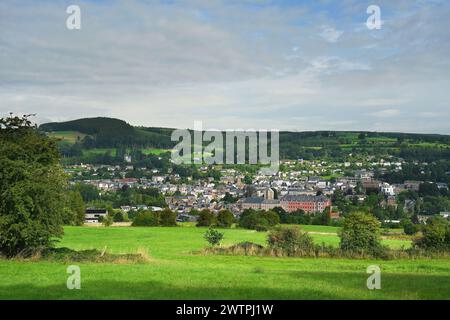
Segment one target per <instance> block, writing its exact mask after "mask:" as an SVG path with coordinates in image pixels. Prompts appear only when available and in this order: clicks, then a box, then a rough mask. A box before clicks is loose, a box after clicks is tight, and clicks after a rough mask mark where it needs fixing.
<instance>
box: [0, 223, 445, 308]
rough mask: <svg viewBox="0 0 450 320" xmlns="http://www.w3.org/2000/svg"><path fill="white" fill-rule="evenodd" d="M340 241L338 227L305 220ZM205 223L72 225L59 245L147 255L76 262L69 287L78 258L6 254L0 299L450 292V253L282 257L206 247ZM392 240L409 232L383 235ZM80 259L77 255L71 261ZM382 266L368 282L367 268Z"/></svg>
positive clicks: (230, 237)
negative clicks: (373, 284) (76, 285)
mask: <svg viewBox="0 0 450 320" xmlns="http://www.w3.org/2000/svg"><path fill="white" fill-rule="evenodd" d="M304 229H305V230H306V231H308V232H311V235H312V236H313V237H314V239H315V241H316V242H317V243H321V242H322V241H324V242H326V243H329V244H332V245H338V243H339V239H338V237H337V236H336V234H335V231H336V229H333V228H332V227H316V226H305V227H304ZM205 230H206V228H197V227H193V226H192V225H189V224H187V225H184V226H180V227H172V228H170V227H152V228H144V227H142V228H136V227H109V228H105V227H97V228H94V227H66V228H65V236H64V238H63V239H62V240H61V241H60V242H59V243H58V246H59V247H68V248H72V249H76V250H81V249H91V248H98V249H100V250H104V249H105V248H106V250H107V251H108V252H111V253H136V252H146V254H147V255H148V262H146V263H133V264H125V263H116V264H111V263H101V264H100V263H77V265H79V266H80V268H81V290H68V289H67V288H66V280H67V277H68V274H67V273H66V268H67V266H68V265H70V264H71V263H61V262H49V261H39V260H37V261H23V260H0V278H1V282H0V299H450V261H449V260H446V259H435V260H431V259H419V260H391V261H383V260H351V259H329V258H326V259H325V258H276V257H256V256H226V255H212V254H205V253H203V252H202V249H203V248H205V247H206V245H207V243H206V241H205V240H204V239H203V233H204V232H205ZM222 231H223V232H224V234H225V238H224V243H223V245H231V244H235V243H238V242H242V241H252V242H256V243H260V244H265V241H266V233H263V232H256V231H252V230H243V229H224V230H222ZM384 242H385V244H387V245H389V246H392V247H400V246H402V245H404V246H408V245H409V241H405V240H384ZM72 264H73V263H72ZM369 265H378V266H380V268H381V271H382V275H381V279H382V280H381V281H382V289H381V290H375V291H372V290H368V289H367V287H366V280H367V277H368V274H366V268H367V267H368V266H369Z"/></svg>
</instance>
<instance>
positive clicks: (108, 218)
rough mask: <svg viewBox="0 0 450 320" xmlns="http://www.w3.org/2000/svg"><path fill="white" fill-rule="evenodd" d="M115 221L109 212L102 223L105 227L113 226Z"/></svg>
mask: <svg viewBox="0 0 450 320" xmlns="http://www.w3.org/2000/svg"><path fill="white" fill-rule="evenodd" d="M113 222H114V219H113V217H112V215H111V214H109V213H108V214H107V215H106V216H105V217H104V218H103V219H102V223H103V225H104V226H105V227H109V226H111V225H112V224H113Z"/></svg>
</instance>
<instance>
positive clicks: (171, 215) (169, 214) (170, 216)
mask: <svg viewBox="0 0 450 320" xmlns="http://www.w3.org/2000/svg"><path fill="white" fill-rule="evenodd" d="M159 223H160V225H161V226H164V227H174V226H176V225H177V214H176V213H175V212H173V211H172V210H170V209H168V208H166V209H164V210H163V211H161V212H160V214H159Z"/></svg>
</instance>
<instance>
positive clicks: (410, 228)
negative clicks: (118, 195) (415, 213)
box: [401, 219, 419, 235]
mask: <svg viewBox="0 0 450 320" xmlns="http://www.w3.org/2000/svg"><path fill="white" fill-rule="evenodd" d="M401 226H402V227H403V232H404V233H405V234H407V235H414V234H416V233H417V231H419V228H418V226H417V225H416V224H414V223H413V222H412V221H411V220H409V219H404V220H402V221H401Z"/></svg>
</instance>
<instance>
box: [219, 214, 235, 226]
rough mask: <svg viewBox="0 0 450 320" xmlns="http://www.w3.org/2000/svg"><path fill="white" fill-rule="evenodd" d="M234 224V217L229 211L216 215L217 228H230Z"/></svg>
mask: <svg viewBox="0 0 450 320" xmlns="http://www.w3.org/2000/svg"><path fill="white" fill-rule="evenodd" d="M233 223H234V216H233V213H231V212H230V211H229V210H222V211H220V212H219V214H218V215H217V226H218V227H221V228H230V227H231V226H232V225H233Z"/></svg>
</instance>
